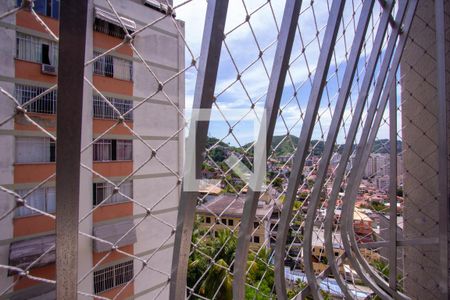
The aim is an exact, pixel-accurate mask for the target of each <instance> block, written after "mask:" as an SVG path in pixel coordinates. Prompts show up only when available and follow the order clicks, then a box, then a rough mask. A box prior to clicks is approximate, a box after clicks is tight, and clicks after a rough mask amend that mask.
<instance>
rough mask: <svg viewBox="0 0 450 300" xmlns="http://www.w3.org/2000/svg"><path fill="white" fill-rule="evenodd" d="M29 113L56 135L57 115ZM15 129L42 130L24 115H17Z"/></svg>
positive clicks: (33, 118)
mask: <svg viewBox="0 0 450 300" xmlns="http://www.w3.org/2000/svg"><path fill="white" fill-rule="evenodd" d="M27 115H28V116H29V117H30V118H31V119H32V120H33V121H35V122H36V123H38V124H39V125H40V126H42V127H44V128H45V129H46V130H48V131H50V132H53V135H55V131H56V115H52V114H38V113H27ZM14 121H15V122H14V129H16V130H31V131H41V129H40V128H38V127H37V126H36V125H34V124H33V123H31V122H30V121H28V120H27V119H25V117H24V116H22V115H17V116H16V117H15V120H14Z"/></svg>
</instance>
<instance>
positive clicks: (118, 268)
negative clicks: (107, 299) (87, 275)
mask: <svg viewBox="0 0 450 300" xmlns="http://www.w3.org/2000/svg"><path fill="white" fill-rule="evenodd" d="M133 273H134V272H133V261H132V260H130V261H127V262H124V263H120V264H117V265H114V266H110V267H107V268H104V269H101V270H98V271H94V293H95V294H99V293H102V292H104V291H107V290H110V289H112V288H114V287H116V286H119V285H121V284H124V283H127V282H129V281H131V280H132V279H133Z"/></svg>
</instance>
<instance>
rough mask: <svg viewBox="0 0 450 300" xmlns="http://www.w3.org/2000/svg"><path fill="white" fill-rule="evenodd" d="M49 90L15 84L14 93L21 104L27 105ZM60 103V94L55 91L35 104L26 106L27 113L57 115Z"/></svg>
mask: <svg viewBox="0 0 450 300" xmlns="http://www.w3.org/2000/svg"><path fill="white" fill-rule="evenodd" d="M47 89H48V88H46V87H40V86H33V85H26V84H18V83H16V84H15V87H14V93H15V97H16V99H17V100H18V101H19V102H20V104H25V103H26V102H28V101H30V100H31V99H33V98H34V97H36V96H38V95H40V94H42V93H43V92H45V91H46V90H47ZM57 102H58V93H57V91H56V90H53V91H51V92H49V93H47V94H46V95H44V96H42V97H40V98H39V99H38V100H36V101H34V102H33V103H31V104H29V105H27V106H25V109H26V110H27V112H31V113H39V114H52V115H53V114H56V109H57Z"/></svg>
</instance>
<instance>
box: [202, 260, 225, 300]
mask: <svg viewBox="0 0 450 300" xmlns="http://www.w3.org/2000/svg"><path fill="white" fill-rule="evenodd" d="M228 270H229V266H228V264H227V263H226V262H225V261H224V260H223V259H220V260H218V261H217V262H216V263H215V264H214V265H213V266H212V267H211V268H210V269H209V271H208V275H207V276H206V279H205V280H204V281H203V283H202V285H201V287H200V295H203V296H205V297H207V298H209V299H212V298H214V299H218V300H228V299H232V298H233V288H232V283H233V277H232V276H231V274H230V272H229V271H228Z"/></svg>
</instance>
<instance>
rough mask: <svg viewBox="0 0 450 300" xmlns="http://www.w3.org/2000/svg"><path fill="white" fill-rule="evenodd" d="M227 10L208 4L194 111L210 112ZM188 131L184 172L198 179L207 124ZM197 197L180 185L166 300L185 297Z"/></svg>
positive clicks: (222, 2)
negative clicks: (189, 141) (190, 170)
mask: <svg viewBox="0 0 450 300" xmlns="http://www.w3.org/2000/svg"><path fill="white" fill-rule="evenodd" d="M227 10H228V0H209V1H208V6H207V11H206V20H205V29H204V32H203V40H202V48H201V52H200V61H199V70H198V74H197V82H196V85H195V94H194V103H193V108H194V109H210V108H211V107H212V103H213V99H214V88H215V86H216V79H217V70H218V67H219V60H220V51H221V49H222V41H223V36H224V27H225V20H226V16H227ZM193 119H194V118H193ZM190 128H191V129H192V130H191V133H192V132H194V129H195V132H196V136H193V134H191V135H190V136H189V137H188V139H195V140H194V142H193V143H192V144H194V145H195V147H196V149H195V150H196V151H195V155H196V156H195V161H191V160H187V161H186V165H187V168H195V174H196V175H197V176H199V174H200V165H201V163H202V153H203V149H205V146H206V139H207V134H208V128H209V122H192V123H191V125H190ZM191 150H192V149H191ZM197 178H198V177H197ZM197 195H198V192H196V191H187V190H186V191H185V190H184V183H183V187H182V190H181V197H180V204H179V208H178V216H177V228H176V233H175V244H174V251H173V257H172V273H171V284H170V299H172V300H175V299H184V298H185V297H186V281H187V267H188V260H189V252H190V249H191V238H192V229H193V225H194V218H195V207H196V204H197Z"/></svg>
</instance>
